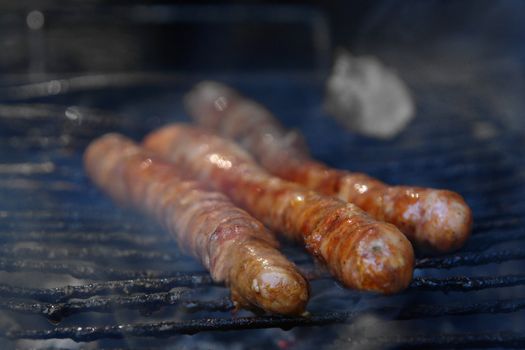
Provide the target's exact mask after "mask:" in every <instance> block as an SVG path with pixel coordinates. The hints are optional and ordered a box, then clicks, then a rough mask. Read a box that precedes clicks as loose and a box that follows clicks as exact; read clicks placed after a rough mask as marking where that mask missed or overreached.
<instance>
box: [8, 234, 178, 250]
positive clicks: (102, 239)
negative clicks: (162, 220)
mask: <svg viewBox="0 0 525 350" xmlns="http://www.w3.org/2000/svg"><path fill="white" fill-rule="evenodd" d="M18 241H35V242H53V241H55V242H60V243H74V244H84V243H90V244H104V245H107V244H112V245H121V244H125V245H132V246H136V247H150V246H158V245H159V246H160V245H163V246H164V247H165V246H166V244H173V245H174V242H173V240H172V239H171V238H170V237H169V236H167V235H165V236H159V235H149V234H143V235H135V234H131V233H127V232H72V231H64V232H40V231H21V232H18V231H7V232H5V231H0V242H18Z"/></svg>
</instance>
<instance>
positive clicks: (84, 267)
mask: <svg viewBox="0 0 525 350" xmlns="http://www.w3.org/2000/svg"><path fill="white" fill-rule="evenodd" d="M0 271H8V272H27V271H37V272H47V273H59V274H68V275H70V276H73V277H76V278H82V279H94V280H97V279H108V278H111V279H122V280H129V279H136V278H164V277H171V276H177V274H178V272H177V271H151V270H142V271H141V270H122V269H116V268H112V267H102V266H94V265H91V264H86V263H85V262H84V263H82V264H81V265H80V264H75V263H73V262H51V261H45V260H44V261H34V260H11V259H5V258H0Z"/></svg>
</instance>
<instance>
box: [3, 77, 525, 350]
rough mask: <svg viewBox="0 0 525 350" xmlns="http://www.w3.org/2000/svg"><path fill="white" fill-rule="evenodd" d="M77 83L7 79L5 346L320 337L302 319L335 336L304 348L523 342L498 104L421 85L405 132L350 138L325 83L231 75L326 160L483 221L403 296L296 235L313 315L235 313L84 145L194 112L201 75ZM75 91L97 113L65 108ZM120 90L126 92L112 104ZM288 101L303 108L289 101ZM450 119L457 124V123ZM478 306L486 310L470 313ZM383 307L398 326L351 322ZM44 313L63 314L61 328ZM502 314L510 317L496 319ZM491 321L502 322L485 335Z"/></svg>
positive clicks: (518, 160)
mask: <svg viewBox="0 0 525 350" xmlns="http://www.w3.org/2000/svg"><path fill="white" fill-rule="evenodd" d="M75 79H76V80H74V84H79V85H78V86H81V89H80V90H78V91H76V90H75V91H73V93H72V92H71V91H68V92H67V93H66V94H65V95H61V94H58V95H53V96H47V95H46V94H45V93H44V90H42V86H44V85H45V83H43V84H37V85H35V86H36V88H35V89H36V90H35V94H32V90H31V89H33V88H32V86H33V85H26V86H25V85H20V86H18V87H17V88H16V89H13V90H10V88H8V87H4V88H2V89H3V90H5V91H4V92H6V93H5V94H4V96H9V97H11V98H12V99H11V100H10V101H6V104H4V105H2V106H0V143H1V147H0V198H2V199H10V198H13V199H15V198H16V200H2V201H1V202H0V254H1V256H2V257H1V258H0V274H1V275H2V276H5V277H6V278H4V279H2V283H1V284H0V296H2V297H3V300H2V302H0V314H2V315H3V316H2V317H5V318H7V319H10V320H15V321H16V322H12V324H13V325H14V324H18V326H16V327H15V326H12V327H6V328H4V331H3V333H2V334H1V335H2V336H3V338H4V340H5V341H6V342H15V341H16V340H17V339H40V340H41V339H59V338H69V339H73V340H75V341H82V342H90V341H98V342H99V343H98V344H99V345H104V344H106V345H107V343H104V341H105V340H106V339H108V338H114V339H122V338H129V337H134V338H141V337H157V338H159V346H162V343H161V339H162V338H166V337H171V336H175V335H182V334H197V335H196V336H195V337H196V338H194V339H199V338H198V337H199V336H202V337H204V336H205V335H206V336H209V335H210V334H215V335H213V336H211V337H215V338H213V339H217V341H224V342H227V343H228V342H231V341H232V339H231V338H233V336H231V337H230V338H228V336H227V335H220V334H224V333H222V332H211V333H209V332H206V331H224V330H228V331H232V332H228V333H233V334H237V333H235V331H240V330H256V331H258V332H264V331H263V329H268V328H269V329H273V331H272V332H274V333H272V334H273V335H277V336H276V337H274V338H276V339H278V338H279V337H281V338H282V337H294V335H295V336H297V337H298V338H301V339H302V338H304V339H310V338H308V337H309V336H310V335H311V334H314V335H315V334H317V335H318V337H319V332H317V331H314V330H315V329H317V328H311V330H310V331H308V333H301V332H302V327H307V326H310V327H311V326H325V327H323V331H321V332H322V333H323V335H322V336H320V337H319V338H318V339H314V341H312V342H311V344H310V343H309V344H305V343H302V344H300V345H303V346H304V347H306V348H308V347H312V348H313V347H314V346H315V342H322V341H326V337H329V336H335V338H333V339H331V342H332V341H334V340H336V341H335V343H334V344H335V346H337V345H338V344H339V345H341V347H344V346H345V345H349V344H351V345H355V346H380V347H384V346H385V345H386V344H390V345H392V346H403V347H414V348H418V347H457V348H466V347H520V346H525V338H524V337H523V336H522V335H521V334H520V333H519V331H523V330H524V329H525V324H523V322H522V321H519V320H520V319H523V311H522V310H523V309H524V308H525V300H524V299H523V298H522V297H520V295H521V296H522V295H523V291H524V290H525V287H524V286H525V275H524V274H521V271H523V266H524V265H523V261H524V260H525V253H524V251H525V250H524V249H523V244H524V242H525V227H524V226H523V215H524V214H525V206H524V203H523V202H520V201H519V200H518V199H520V198H523V196H524V195H525V186H524V185H523V183H524V182H525V181H524V178H525V163H524V162H523V151H521V150H523V149H525V147H523V146H525V145H524V142H523V140H522V139H521V138H520V137H519V135H516V134H515V133H514V132H513V131H512V130H507V129H505V128H504V127H503V126H501V125H499V124H498V123H497V122H495V121H494V120H493V119H491V118H490V117H487V116H485V115H476V114H474V113H466V112H465V111H464V110H462V109H461V106H464V105H465V103H458V104H457V106H460V107H458V109H453V108H451V107H450V106H451V105H453V104H451V103H450V102H449V103H446V104H443V103H441V102H439V101H438V102H436V96H435V95H433V94H431V95H428V96H427V95H425V90H424V89H422V90H421V91H422V92H421V94H422V96H421V98H422V99H423V101H425V103H423V104H422V107H421V108H420V109H421V116H420V117H418V118H417V119H416V120H415V121H414V123H413V125H411V126H410V127H409V128H408V129H407V130H406V132H405V133H404V134H403V135H402V136H401V137H400V138H398V139H396V140H393V141H384V142H378V141H372V140H368V139H365V138H361V137H359V136H353V135H349V134H348V133H345V132H344V131H342V130H340V129H339V128H338V127H337V125H335V124H334V123H332V122H331V121H330V120H327V119H325V118H324V117H321V116H320V115H319V114H320V109H319V105H320V103H321V102H320V101H319V96H320V95H321V92H320V91H319V84H318V82H317V81H316V80H315V79H311V80H308V79H305V81H306V84H304V81H301V84H298V83H297V82H295V83H294V82H290V81H288V80H283V79H282V78H279V77H272V78H271V79H270V78H266V79H262V80H261V82H260V83H258V85H254V84H253V83H252V82H251V81H252V79H250V81H248V80H243V79H239V80H238V81H234V85H237V86H239V87H240V88H241V89H243V90H244V91H248V92H249V93H251V94H252V95H253V96H254V97H257V98H258V99H260V100H261V101H264V102H266V103H268V104H269V105H270V106H271V107H272V109H274V110H276V111H280V112H279V113H278V114H279V115H282V116H285V117H287V119H285V122H286V123H289V124H290V125H298V126H299V127H300V128H301V129H302V131H303V132H304V133H305V134H306V137H307V139H308V140H310V141H311V142H312V144H313V145H315V147H312V149H313V150H314V152H315V156H316V157H318V158H320V159H323V160H324V161H326V162H328V163H330V164H332V165H335V166H338V167H343V168H345V167H346V168H350V169H358V170H363V171H366V172H368V173H371V174H373V175H375V176H378V177H380V178H383V179H385V180H387V181H389V182H392V183H414V184H421V185H426V186H434V187H448V188H450V187H452V189H453V190H456V191H458V192H460V193H462V194H463V195H465V197H466V199H467V201H468V202H469V204H471V205H472V208H473V210H474V214H475V226H474V232H473V236H472V237H471V239H470V241H469V242H468V244H467V246H466V247H465V248H464V249H462V250H461V251H460V252H458V253H456V254H450V255H447V256H439V257H420V258H418V259H417V269H416V276H415V278H414V281H413V282H412V284H411V286H410V288H409V289H408V290H407V291H405V292H404V293H402V294H400V295H397V296H380V295H374V294H367V293H359V292H355V291H349V290H344V289H342V288H340V287H339V286H338V285H337V284H336V283H335V282H334V281H333V280H332V279H331V278H330V277H329V276H328V274H327V273H326V272H325V271H324V270H322V269H321V268H319V267H317V266H315V264H314V263H313V262H312V260H311V259H310V258H309V257H308V256H307V255H306V254H305V253H304V252H302V251H300V250H299V249H297V248H295V247H291V246H288V245H286V244H285V245H284V251H285V253H286V254H287V255H288V256H289V257H290V258H291V259H292V260H294V261H295V262H296V263H297V264H298V265H299V267H300V268H301V269H302V270H303V271H304V272H305V274H306V275H307V276H308V277H309V278H310V280H311V283H312V290H313V293H312V295H313V298H312V301H311V303H310V306H309V309H310V312H311V315H310V316H309V317H292V318H284V317H273V316H264V315H250V314H247V313H246V312H240V313H239V314H238V315H233V316H232V315H231V312H232V309H233V305H232V303H231V301H230V300H229V299H228V298H227V297H226V296H227V290H226V288H224V287H223V286H217V285H215V284H214V283H213V282H212V280H211V278H210V277H209V275H208V274H207V273H206V272H204V271H203V270H202V267H200V266H199V265H198V264H196V263H195V261H194V260H192V259H191V258H188V257H185V256H184V255H181V254H180V253H179V251H178V248H177V245H176V244H175V243H174V242H172V241H171V240H170V239H169V238H168V237H167V235H165V234H164V233H163V232H162V230H161V229H160V228H159V227H157V226H156V225H154V224H152V223H150V222H148V221H146V220H145V219H143V218H141V217H137V216H136V215H133V214H131V213H129V212H127V211H122V210H119V209H117V208H115V207H114V206H113V204H111V202H110V201H109V200H108V199H107V198H105V197H104V196H103V195H102V194H101V193H100V192H99V191H98V190H96V189H95V188H94V187H93V186H92V185H91V184H90V183H89V181H88V180H87V179H86V178H85V176H84V174H83V171H82V168H81V152H82V150H83V148H84V147H85V145H86V144H87V143H88V142H89V141H90V140H91V139H92V138H94V137H96V136H98V135H100V134H102V133H104V132H107V131H120V132H123V133H125V134H127V135H129V136H132V137H135V138H139V137H140V136H142V135H143V134H144V133H145V132H147V131H149V130H150V129H152V128H153V127H155V126H158V125H161V124H162V123H164V122H165V121H167V120H169V119H168V118H164V117H163V118H160V117H157V116H159V115H165V116H174V118H175V117H180V116H182V115H183V114H182V112H181V111H180V109H179V108H180V106H174V105H173V103H172V102H173V101H178V100H180V93H181V92H182V91H184V90H186V89H187V88H188V87H189V86H190V84H191V83H192V82H180V85H179V83H177V84H175V85H173V84H174V81H175V80H173V81H172V80H169V79H168V80H169V81H166V80H162V79H161V80H162V81H161V80H154V79H153V78H151V77H150V78H148V79H149V80H146V81H147V82H148V83H147V84H142V82H143V79H145V78H144V77H142V76H141V79H142V80H137V81H136V82H135V80H133V79H131V80H129V81H128V80H126V79H124V80H122V82H121V83H119V84H117V85H118V88H115V86H113V89H116V90H112V91H111V94H110V95H111V98H109V100H110V101H108V99H107V98H105V97H104V94H100V92H107V91H109V90H107V88H108V86H112V84H111V83H108V85H104V84H105V82H106V83H107V81H110V80H111V76H109V77H108V78H107V79H109V80H97V79H94V80H93V82H95V83H96V84H95V83H93V84H94V85H89V84H87V85H85V86H84V85H82V83H81V82H82V80H81V79H82V78H75ZM119 79H123V78H122V76H120V77H119ZM170 79H172V78H170ZM177 81H178V80H177ZM88 82H89V80H88ZM154 82H156V83H158V84H157V85H155V84H153V83H154ZM128 83H129V84H128ZM74 84H73V85H71V86H74ZM90 84H91V83H90ZM127 84H128V85H127ZM165 85H168V86H165ZM298 85H300V86H298ZM268 87H272V88H275V89H268ZM130 89H131V90H130ZM134 89H138V92H136V93H135V94H133V95H132V96H135V97H136V96H140V99H139V102H137V101H134V100H133V99H131V98H129V97H125V96H126V94H129V93H130V91H134ZM10 91H11V92H12V93H8V92H10ZM268 91H272V92H271V93H268ZM286 91H288V92H290V91H301V92H302V93H301V96H294V99H295V100H294V103H293V104H290V101H289V100H288V99H286V101H285V100H284V99H282V98H279V97H278V96H280V95H283V96H284V95H286V93H285V92H286ZM115 94H116V96H115ZM152 96H153V97H152ZM450 98H451V100H453V99H454V98H457V97H455V96H453V97H450ZM76 101H78V102H79V103H82V104H87V105H92V106H94V107H95V109H88V108H77V107H63V106H61V104H63V103H68V104H71V103H76ZM115 101H117V102H119V101H120V102H119V103H120V104H118V103H117V105H116V106H113V105H111V104H112V103H113V102H115ZM166 101H169V103H167V102H166ZM291 105H293V106H301V107H300V110H299V109H298V110H291V109H290V108H291V107H290V106H291ZM102 109H108V110H109V109H111V110H113V112H114V113H109V112H101V110H102ZM449 109H450V110H449ZM120 114H122V115H124V114H125V115H126V117H125V118H123V117H120V116H119V115H120ZM143 115H146V116H149V117H148V119H146V120H144V119H143V117H142V116H143ZM436 115H439V116H440V119H436V118H435V116H436ZM447 122H454V123H455V126H456V127H455V128H454V129H452V130H451V128H450V127H449V126H447ZM481 122H482V123H493V124H491V125H492V127H493V128H494V129H495V131H494V132H495V133H496V134H497V135H500V136H498V137H493V138H488V139H483V138H482V139H480V138H476V137H475V133H474V132H473V130H475V126H476V125H477V124H478V123H481ZM319 135H331V137H323V136H321V137H320V136H319ZM334 150H337V151H338V152H337V154H335V153H334ZM35 273H36V274H37V275H38V274H43V275H45V276H46V277H45V278H47V277H49V279H50V280H53V279H54V278H59V281H63V282H56V284H57V285H49V286H46V285H45V284H42V283H43V282H41V281H40V282H35V283H31V280H30V278H27V277H20V276H34V275H35ZM20 278H22V279H23V280H24V279H25V280H26V281H21V280H20ZM60 278H61V279H60ZM73 278H75V279H73ZM64 281H65V282H64ZM137 310H138V312H137ZM122 314H123V315H124V316H122ZM469 315H470V316H472V317H476V320H481V321H476V322H464V321H462V320H463V319H464V318H466V317H467V318H468V317H469ZM370 317H374V322H376V324H377V325H378V326H377V328H379V329H396V332H397V333H396V334H399V335H398V336H393V335H390V333H388V332H386V333H385V334H381V335H380V336H373V335H372V334H369V333H367V332H363V331H361V332H359V331H355V330H353V328H352V327H358V326H359V324H360V322H361V321H362V320H363V319H366V318H370ZM174 318H175V321H174ZM40 319H43V320H45V319H49V320H50V321H52V322H53V323H57V322H61V323H60V325H59V326H56V327H55V326H51V325H49V324H45V323H44V324H43V323H39V321H38V320H40ZM425 320H428V321H425ZM412 321H415V322H416V323H414V324H412V323H410V322H412ZM483 322H485V323H483ZM496 322H497V324H498V327H502V329H499V328H498V327H496V328H494V327H491V326H492V325H493V324H495V323H496ZM409 323H410V325H408V324H409ZM467 324H469V325H468V326H467ZM451 325H452V326H451ZM345 327H347V328H348V327H350V328H349V329H347V328H345ZM385 327H386V328H385ZM450 327H452V328H453V330H454V333H450V331H451V328H450ZM292 328H293V330H292V331H290V332H285V331H281V330H280V329H286V330H288V329H292ZM351 328H352V329H351ZM429 328H432V330H433V332H432V333H429ZM489 329H490V330H491V333H484V332H485V331H487V330H489ZM514 332H515V333H514ZM261 334H262V333H261ZM428 334H433V335H428ZM254 339H257V338H256V337H255V338H254ZM254 341H255V340H254ZM297 341H299V340H297ZM306 341H308V340H306ZM0 344H1V341H0ZM9 344H11V343H9ZM111 344H115V343H111ZM116 344H117V346H122V344H124V343H116ZM253 345H254V348H257V347H259V348H261V347H263V346H264V345H261V344H253ZM274 345H275V344H274ZM148 346H153V345H151V344H149V343H148ZM248 346H249V345H248Z"/></svg>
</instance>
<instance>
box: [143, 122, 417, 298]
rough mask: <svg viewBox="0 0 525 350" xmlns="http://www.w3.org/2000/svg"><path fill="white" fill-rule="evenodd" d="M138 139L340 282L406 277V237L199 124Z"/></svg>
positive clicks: (390, 287) (410, 257) (390, 283)
mask: <svg viewBox="0 0 525 350" xmlns="http://www.w3.org/2000/svg"><path fill="white" fill-rule="evenodd" d="M144 145H145V147H146V148H148V149H150V150H152V151H155V152H157V153H158V154H159V155H161V156H163V157H166V158H168V159H170V160H172V161H173V162H174V163H175V164H176V166H177V167H179V168H180V169H182V170H184V171H186V172H188V173H189V174H191V176H194V177H196V178H198V179H199V180H200V181H201V182H203V183H206V184H207V185H208V186H210V187H211V188H213V189H215V190H220V191H223V192H224V193H226V194H228V195H229V196H230V198H232V200H233V201H234V202H236V203H237V204H238V205H240V206H241V207H243V208H245V209H247V210H248V211H249V212H250V213H251V214H252V215H254V216H255V217H257V218H258V219H260V220H261V221H263V222H264V223H265V224H266V225H268V226H269V227H270V228H272V229H274V230H275V231H278V232H282V233H284V234H286V235H287V236H288V237H289V238H292V239H296V240H299V241H301V242H303V243H304V245H305V247H306V248H307V250H308V251H309V252H310V253H311V254H313V255H314V256H315V257H317V258H318V259H319V260H321V261H322V262H324V263H326V265H327V266H328V268H329V269H330V271H331V272H332V273H333V274H334V275H336V276H337V277H338V278H339V280H340V281H342V282H343V284H345V285H346V286H348V287H352V288H357V289H361V290H371V291H379V292H383V293H393V292H397V291H400V290H402V289H404V288H405V287H406V286H407V285H408V284H409V283H410V281H411V278H412V272H413V266H414V253H413V250H412V246H411V245H410V242H409V241H408V240H407V239H406V237H405V236H404V235H403V234H401V232H399V231H398V230H397V228H395V227H394V226H393V225H390V224H387V223H382V222H377V221H375V220H374V219H372V218H371V217H369V216H368V215H367V214H366V213H364V212H363V211H362V210H361V209H359V208H358V207H356V206H355V205H353V204H350V203H346V202H343V201H341V200H338V199H336V198H333V197H326V196H322V195H320V194H318V193H317V192H314V191H311V190H307V189H305V188H303V187H302V186H300V185H298V184H295V183H292V182H287V181H285V180H282V179H280V178H277V177H274V176H271V175H270V174H268V173H267V172H266V171H265V170H264V169H262V168H261V167H260V166H258V165H257V164H256V162H255V161H254V160H253V159H252V158H251V156H250V155H248V154H247V153H246V152H245V151H244V150H242V149H241V148H240V147H238V146H237V145H236V144H234V143H233V142H231V141H228V140H226V139H222V138H220V137H218V136H215V135H213V134H210V133H207V132H205V131H203V130H200V129H197V128H192V127H189V126H185V125H182V124H175V125H172V126H167V127H164V128H161V129H159V130H158V131H156V132H153V133H151V134H150V135H148V136H147V137H146V139H145V141H144Z"/></svg>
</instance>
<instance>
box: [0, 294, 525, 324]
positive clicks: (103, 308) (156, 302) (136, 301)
mask: <svg viewBox="0 0 525 350" xmlns="http://www.w3.org/2000/svg"><path fill="white" fill-rule="evenodd" d="M192 294H193V293H192V290H190V289H187V288H177V289H176V290H171V291H170V292H162V293H150V294H142V295H134V296H111V297H100V296H99V297H95V298H90V299H85V300H78V301H73V302H68V303H58V304H41V303H28V302H21V301H14V300H10V301H2V302H0V308H3V309H7V310H10V311H16V312H21V313H31V314H38V315H41V316H45V317H47V318H49V319H50V320H52V321H57V322H58V321H60V320H62V319H63V318H64V317H67V316H70V315H72V314H76V313H82V312H111V311H113V310H114V309H142V310H150V311H153V310H156V309H158V308H160V307H163V306H169V305H179V306H180V307H182V308H184V309H185V310H186V311H201V310H207V311H229V310H232V309H233V307H234V306H233V303H232V302H231V301H230V300H229V299H227V298H224V299H220V300H212V301H202V300H193V299H190V298H189V297H190V296H191V295H192ZM522 309H525V299H510V300H509V299H507V300H494V301H487V302H480V303H473V304H464V303H462V304H451V305H424V304H423V305H414V306H411V307H408V308H399V307H395V306H390V307H383V308H381V310H382V311H388V313H389V314H397V315H398V316H397V317H396V318H397V319H401V320H408V319H414V318H429V317H441V316H458V315H472V314H483V313H490V314H496V313H510V312H516V311H519V310H522ZM363 312H364V313H369V312H375V309H371V310H369V311H363ZM340 314H342V313H339V314H338V315H340ZM346 314H348V315H350V313H348V312H347V313H346ZM338 317H339V316H338Z"/></svg>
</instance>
